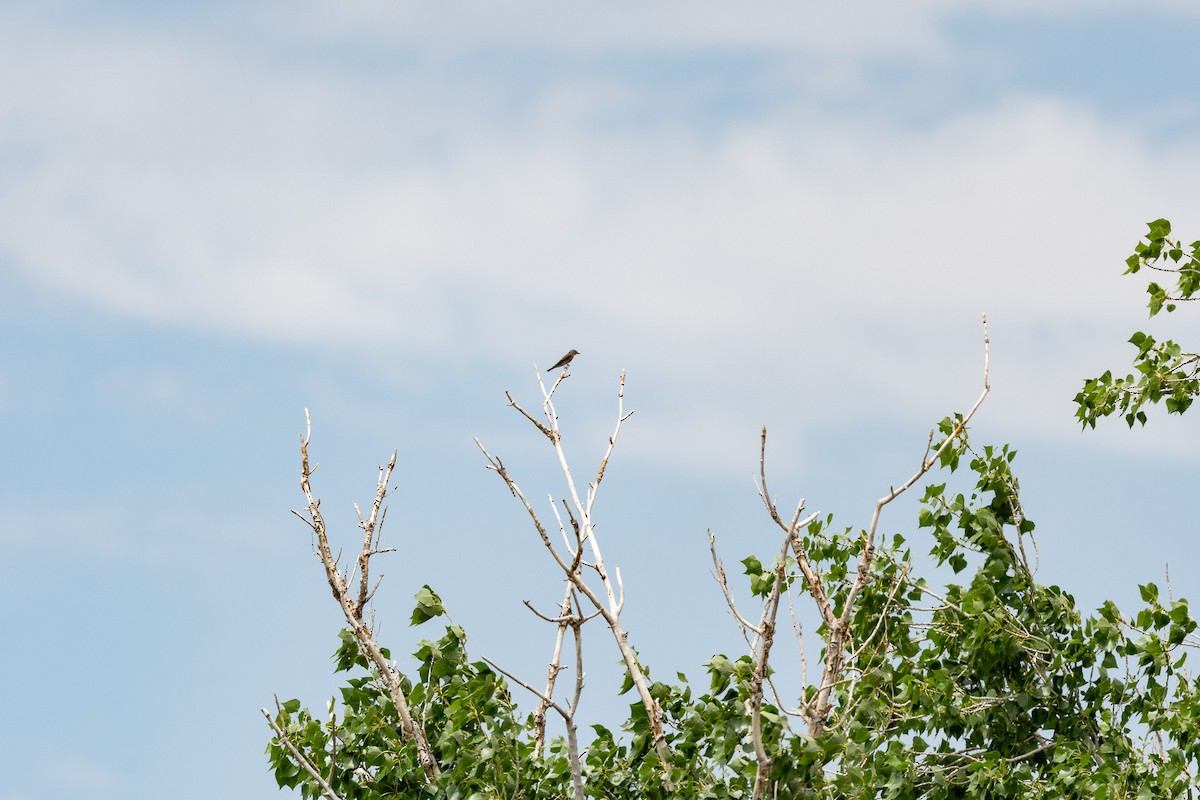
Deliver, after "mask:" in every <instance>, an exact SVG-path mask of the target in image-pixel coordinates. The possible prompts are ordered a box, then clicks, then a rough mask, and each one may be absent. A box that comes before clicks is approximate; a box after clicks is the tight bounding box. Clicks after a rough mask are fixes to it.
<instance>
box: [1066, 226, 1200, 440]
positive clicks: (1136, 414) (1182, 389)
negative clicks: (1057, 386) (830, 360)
mask: <svg viewBox="0 0 1200 800" xmlns="http://www.w3.org/2000/svg"><path fill="white" fill-rule="evenodd" d="M1147 227H1148V228H1149V232H1148V233H1147V234H1146V236H1145V238H1144V239H1143V240H1142V241H1140V242H1138V244H1137V245H1136V246H1135V248H1134V252H1133V254H1131V255H1130V256H1129V257H1128V258H1127V259H1126V260H1125V265H1126V269H1125V274H1126V275H1130V274H1136V273H1138V272H1140V271H1141V270H1142V269H1147V270H1151V271H1155V272H1159V273H1163V274H1164V275H1166V276H1169V279H1170V280H1169V282H1173V284H1174V285H1173V286H1170V287H1167V286H1163V285H1162V284H1160V283H1158V282H1157V281H1151V282H1150V284H1149V285H1148V286H1147V287H1146V292H1147V294H1149V296H1150V300H1149V308H1150V317H1151V318H1153V317H1155V316H1157V315H1158V314H1159V312H1161V311H1166V312H1167V313H1168V314H1169V313H1171V312H1173V311H1175V310H1176V309H1177V308H1178V307H1179V304H1180V303H1183V302H1189V301H1192V300H1196V299H1198V298H1197V297H1196V293H1197V291H1200V240H1198V241H1195V242H1192V243H1191V244H1190V245H1186V246H1185V245H1184V244H1182V243H1181V242H1180V241H1179V240H1178V239H1173V238H1171V223H1170V222H1169V221H1168V220H1165V219H1157V220H1154V221H1153V222H1149V223H1147ZM1129 343H1130V344H1132V345H1133V346H1134V347H1135V348H1136V349H1137V354H1136V355H1135V356H1134V361H1133V369H1134V371H1133V372H1132V373H1129V374H1128V375H1126V376H1125V377H1119V376H1114V375H1113V373H1112V371H1111V370H1106V371H1105V372H1104V374H1102V375H1100V376H1099V377H1097V378H1089V379H1088V380H1086V381H1085V382H1084V385H1083V388H1082V389H1081V390H1080V391H1079V393H1078V394H1077V395H1076V396H1075V404H1076V406H1077V408H1076V412H1075V416H1076V417H1077V418H1078V419H1079V421H1080V424H1082V425H1083V426H1084V427H1092V428H1094V427H1096V421H1097V420H1098V419H1100V418H1102V417H1107V416H1109V415H1111V414H1114V413H1119V414H1121V415H1122V416H1123V417H1124V418H1125V422H1126V423H1127V424H1128V425H1129V427H1131V428H1132V427H1133V425H1134V423H1135V422H1137V423H1140V424H1142V425H1145V424H1146V412H1145V411H1144V410H1143V406H1145V405H1146V404H1151V405H1155V404H1158V403H1160V402H1161V403H1162V404H1163V405H1164V407H1165V408H1166V409H1167V413H1168V414H1182V413H1183V412H1185V411H1187V409H1188V408H1189V407H1190V406H1191V404H1192V401H1193V400H1194V399H1195V398H1196V396H1197V394H1200V355H1198V354H1197V353H1195V352H1189V351H1185V350H1184V349H1183V347H1181V346H1180V345H1179V344H1176V343H1175V342H1173V341H1171V340H1170V339H1167V340H1164V341H1158V340H1157V339H1155V337H1154V336H1151V335H1150V334H1148V333H1145V332H1142V331H1137V332H1135V333H1134V334H1133V335H1132V336H1131V337H1129Z"/></svg>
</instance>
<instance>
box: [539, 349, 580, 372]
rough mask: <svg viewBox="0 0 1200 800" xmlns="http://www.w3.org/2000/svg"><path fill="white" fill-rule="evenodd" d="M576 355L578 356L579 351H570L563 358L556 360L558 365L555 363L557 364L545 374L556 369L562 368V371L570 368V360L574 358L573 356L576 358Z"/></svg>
mask: <svg viewBox="0 0 1200 800" xmlns="http://www.w3.org/2000/svg"><path fill="white" fill-rule="evenodd" d="M577 355H579V351H578V350H571V352H569V353H567V354H566V355H565V356H563V357H562V358H560V359H559V360H558V363H557V364H555V365H554V366H553V367H551V368H550V369H548V370H546V371H547V372H550V370H555V369H558V368H559V367H562V368H563V369H566V368H567V367H569V366H571V359H572V358H574V357H575V356H577Z"/></svg>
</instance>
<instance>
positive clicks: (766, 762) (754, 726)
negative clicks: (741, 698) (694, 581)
mask: <svg viewBox="0 0 1200 800" xmlns="http://www.w3.org/2000/svg"><path fill="white" fill-rule="evenodd" d="M803 505H804V504H803V503H801V508H803ZM797 514H799V511H797ZM795 522H796V521H795V520H792V526H791V528H790V529H789V530H788V534H787V537H786V538H785V539H784V540H783V548H782V552H781V553H780V554H779V563H778V564H777V565H776V566H775V582H774V584H772V586H771V593H770V595H769V596H768V597H767V602H766V603H764V604H763V613H762V622H761V624H760V625H759V629H760V630H761V631H762V639H761V642H760V646H759V651H758V658H757V663H756V665H755V668H754V677H753V678H752V679H751V682H750V733H751V737H752V738H753V740H754V755H755V757H756V758H757V759H758V765H757V769H756V770H755V775H754V800H762V796H763V792H764V791H765V790H766V787H767V782H768V781H769V780H770V778H771V767H772V766H773V764H774V761H773V759H771V758H770V757H769V756H768V755H767V749H766V745H765V744H764V742H763V736H762V700H763V679H764V678H765V677H766V675H767V663H768V661H769V659H770V657H771V645H772V644H773V643H774V641H775V618H776V615H777V614H778V613H779V595H780V592H782V590H783V579H784V576H785V575H786V573H787V551H788V545H789V544H790V543H791V538H792V537H793V536H794V535H796V534H795V531H796V524H795Z"/></svg>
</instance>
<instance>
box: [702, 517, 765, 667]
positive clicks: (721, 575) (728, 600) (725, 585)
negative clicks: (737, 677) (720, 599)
mask: <svg viewBox="0 0 1200 800" xmlns="http://www.w3.org/2000/svg"><path fill="white" fill-rule="evenodd" d="M708 552H709V553H711V554H712V561H713V569H714V570H715V572H714V573H713V578H714V579H716V581H717V585H718V586H720V587H721V593H722V594H724V595H725V604H726V605H728V606H729V611H730V613H732V614H733V618H734V619H736V620H737V622H738V625H739V626H740V627H741V629H742V636H743V638H746V643H747V644H750V640H749V637H747V636H746V631H748V630H749V631H754V635H755V636H756V637H757V636H759V635H761V634H762V631H761V630H759V628H757V627H756V626H755V625H754V624H753V623H752V622H750V620H748V619H746V618H745V617H743V616H742V615H741V612H739V611H738V610H737V605H736V604H735V603H734V602H733V591H732V590H731V589H730V588H729V582H728V580H727V579H726V577H725V566H724V565H723V564H722V563H721V559H719V558H718V557H717V539H716V536H715V535H714V534H713V532H712V528H709V529H708ZM751 649H753V646H752V647H751Z"/></svg>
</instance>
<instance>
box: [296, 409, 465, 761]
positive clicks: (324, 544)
mask: <svg viewBox="0 0 1200 800" xmlns="http://www.w3.org/2000/svg"><path fill="white" fill-rule="evenodd" d="M304 418H305V423H306V426H305V433H304V437H303V438H302V439H301V440H300V462H301V471H300V489H301V491H302V492H303V493H304V497H305V500H307V501H308V518H307V519H304V517H302V516H301V519H304V521H305V523H307V524H308V526H309V528H310V529H311V530H312V532H313V534H314V535H315V537H316V544H317V555H318V557H319V558H320V560H321V564H322V565H323V566H324V567H325V577H326V580H327V581H328V582H329V588H330V590H331V591H332V593H333V597H334V599H335V600H337V602H338V605H339V606H341V609H342V614H343V615H344V616H345V618H346V622H347V623H349V625H350V628H351V630H352V631H353V633H354V638H355V640H357V642H358V645H359V648H360V649H361V651H362V652H363V654H364V655H366V656H367V658H369V659H370V661H371V663H372V664H374V665H375V670H376V673H377V674H378V676H379V679H380V680H381V681H382V682H383V684H384V686H385V687H386V688H387V691H388V695H389V696H390V697H391V699H392V703H393V705H394V706H395V707H396V713H397V714H398V715H399V716H400V730H401V734H402V735H403V737H404V738H405V740H407V741H411V742H413V743H414V744H415V745H416V748H417V758H418V759H419V760H420V762H421V767H422V769H423V770H424V772H425V777H426V779H427V780H428V781H430V782H431V783H432V782H433V781H436V780H437V779H438V778H439V777H440V775H441V769H440V768H439V767H438V764H437V760H436V759H435V758H434V756H433V749H432V748H431V747H430V745H429V740H428V739H427V738H426V736H425V732H424V731H423V730H422V729H421V728H420V727H419V726H418V725H417V724H416V722H415V721H414V720H413V717H412V713H411V711H410V710H409V707H408V700H407V699H406V698H405V696H404V688H403V684H402V680H401V676H400V674H399V673H398V672H397V671H396V669H395V667H394V666H393V665H392V664H390V663H389V662H388V660H387V659H386V658H384V655H383V652H382V651H381V650H380V648H379V645H378V644H377V643H376V641H375V636H374V634H373V632H372V631H371V629H370V627H369V626H368V625H367V624H366V623H364V622H363V620H362V612H363V609H362V605H363V603H362V601H363V600H364V599H365V598H366V597H368V596H369V595H368V594H365V593H360V595H359V602H356V601H355V599H354V598H352V597H351V590H350V587H349V586H348V584H347V580H346V576H345V575H343V574H342V572H341V570H340V569H339V568H338V565H337V559H336V558H334V556H333V552H332V551H331V549H330V547H329V536H328V533H327V529H326V526H325V519H324V517H323V516H322V514H321V509H320V506H321V502H320V500H318V499H317V498H316V496H315V495H314V494H313V489H312V476H313V472H314V470H313V468H312V467H311V466H310V464H309V457H308V445H309V443H310V442H311V440H312V420H311V417H310V416H309V413H308V409H305V411H304ZM395 464H396V454H395V453H393V454H392V458H391V461H389V463H388V466H387V467H386V468H385V469H382V470H381V471H380V478H379V482H378V486H377V488H376V498H375V502H374V504H373V505H372V511H371V517H370V519H369V521H368V523H367V524H368V525H369V527H370V533H368V535H367V538H366V540H365V543H364V549H363V554H362V555H361V556H360V562H359V563H360V564H361V565H362V566H361V567H360V569H362V573H363V575H364V576H365V575H366V561H367V560H368V559H369V558H370V555H371V554H372V553H371V551H372V550H373V548H372V547H371V541H372V539H373V535H374V526H375V521H376V519H377V517H378V513H379V508H380V507H381V506H382V503H383V499H384V497H386V495H387V482H388V481H389V480H390V478H391V473H392V469H394V467H395ZM297 516H300V515H299V514H297Z"/></svg>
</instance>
